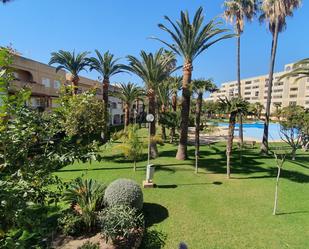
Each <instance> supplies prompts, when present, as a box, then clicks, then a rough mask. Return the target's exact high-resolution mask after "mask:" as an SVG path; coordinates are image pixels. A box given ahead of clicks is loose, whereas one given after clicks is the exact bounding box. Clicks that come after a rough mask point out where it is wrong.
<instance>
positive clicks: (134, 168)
mask: <svg viewBox="0 0 309 249" xmlns="http://www.w3.org/2000/svg"><path fill="white" fill-rule="evenodd" d="M133 170H134V171H136V160H135V159H134V167H133Z"/></svg>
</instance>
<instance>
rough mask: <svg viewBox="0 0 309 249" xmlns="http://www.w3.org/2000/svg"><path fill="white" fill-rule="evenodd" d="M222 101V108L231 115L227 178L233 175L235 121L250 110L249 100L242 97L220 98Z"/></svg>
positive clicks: (227, 151)
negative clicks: (232, 158) (231, 165)
mask: <svg viewBox="0 0 309 249" xmlns="http://www.w3.org/2000/svg"><path fill="white" fill-rule="evenodd" d="M220 101H221V102H222V108H223V110H224V111H225V113H228V114H229V115H230V118H229V130H228V139H227V144H226V174H227V178H230V176H231V169H230V159H231V154H232V149H233V139H234V130H235V123H236V117H237V115H239V114H242V115H246V114H247V113H248V110H249V105H250V104H249V102H248V101H246V100H243V99H242V98H238V97H237V98H232V99H231V100H228V99H227V98H225V99H220Z"/></svg>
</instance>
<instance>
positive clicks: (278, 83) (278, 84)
mask: <svg viewBox="0 0 309 249" xmlns="http://www.w3.org/2000/svg"><path fill="white" fill-rule="evenodd" d="M274 86H283V82H276V83H275V84H274Z"/></svg>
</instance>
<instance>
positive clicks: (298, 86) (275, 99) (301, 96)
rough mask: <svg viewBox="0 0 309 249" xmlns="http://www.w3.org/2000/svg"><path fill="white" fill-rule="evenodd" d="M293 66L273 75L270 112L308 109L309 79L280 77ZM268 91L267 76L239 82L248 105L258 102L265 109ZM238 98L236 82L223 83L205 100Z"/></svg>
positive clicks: (286, 66)
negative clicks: (300, 108) (284, 109)
mask: <svg viewBox="0 0 309 249" xmlns="http://www.w3.org/2000/svg"><path fill="white" fill-rule="evenodd" d="M292 67H293V64H287V65H285V68H284V71H283V72H278V73H274V81H273V89H272V98H271V112H273V111H274V110H275V109H276V105H280V106H281V107H286V106H289V105H301V106H304V107H305V108H309V78H304V79H301V80H299V81H297V82H295V78H292V77H290V78H284V79H282V80H279V78H280V76H282V75H283V74H285V73H287V72H289V71H291V69H292ZM267 91H268V75H262V76H256V77H252V78H247V79H242V80H241V96H242V97H243V98H244V99H245V100H247V101H249V102H250V103H256V102H260V103H261V104H263V105H264V107H266V101H267ZM236 96H238V86H237V81H231V82H225V83H223V84H222V85H221V87H220V89H219V91H217V92H214V93H212V94H210V97H209V98H207V99H206V101H207V100H212V101H217V100H219V98H225V97H227V98H228V99H230V98H232V97H236Z"/></svg>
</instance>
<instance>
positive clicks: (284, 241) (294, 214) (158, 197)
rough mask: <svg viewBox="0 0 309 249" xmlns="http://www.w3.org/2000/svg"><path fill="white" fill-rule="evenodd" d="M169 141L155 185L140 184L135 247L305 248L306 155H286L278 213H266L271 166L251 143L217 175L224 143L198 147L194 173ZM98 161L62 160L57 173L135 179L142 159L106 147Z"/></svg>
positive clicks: (308, 226) (308, 234)
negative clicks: (141, 219)
mask: <svg viewBox="0 0 309 249" xmlns="http://www.w3.org/2000/svg"><path fill="white" fill-rule="evenodd" d="M176 150H177V146H176V145H170V144H166V145H164V146H161V147H159V151H160V157H159V158H157V159H155V160H152V163H154V164H155V165H156V171H155V183H156V184H157V188H154V189H144V190H143V192H144V201H145V207H144V210H145V216H146V219H147V226H148V228H149V229H148V231H149V232H148V234H147V236H146V241H147V242H146V243H145V244H147V246H146V245H144V246H143V247H142V248H144V249H146V248H151V249H157V248H168V249H175V248H178V247H177V246H178V244H179V243H180V242H182V241H183V242H186V243H187V245H188V246H189V248H190V249H208V248H209V249H215V248H217V249H245V248H246V249H248V248H250V249H251V248H252V249H253V248H257V249H263V248H265V249H266V248H267V249H269V248H272V249H277V248H278V249H284V248H293V249H295V248H304V249H306V248H308V246H309V241H308V238H309V198H308V196H309V187H308V186H309V185H308V183H309V163H308V162H309V154H308V153H304V152H302V151H300V152H299V153H298V155H297V159H296V161H295V162H292V161H290V160H288V161H287V162H286V163H285V165H284V171H283V173H282V178H281V180H280V190H279V206H278V211H279V215H277V216H273V215H272V208H273V198H274V190H275V175H276V172H277V171H276V164H275V160H274V159H273V158H272V157H261V156H260V155H259V153H258V149H247V150H245V151H244V152H243V156H242V160H240V156H239V153H238V152H237V150H236V151H235V153H234V155H233V160H232V179H230V180H227V179H226V177H225V170H226V169H225V152H224V150H225V144H223V143H219V144H216V145H213V146H211V147H208V146H201V159H200V173H199V174H197V175H196V174H194V166H193V165H194V161H193V158H194V148H193V147H189V155H190V158H191V159H192V160H187V161H178V160H176V159H174V156H175V154H176ZM104 154H105V160H104V161H103V162H93V163H92V164H79V163H76V164H74V165H71V166H68V167H66V168H64V169H62V170H61V171H59V172H57V175H59V176H61V177H62V178H64V179H67V180H69V179H72V178H75V177H78V176H80V175H82V174H85V175H86V177H92V178H94V179H97V180H100V181H102V182H104V183H109V182H111V181H113V180H115V179H117V178H131V179H134V180H135V181H137V182H138V183H140V184H141V183H142V180H143V179H144V178H145V165H146V155H145V158H144V159H145V160H143V161H140V162H138V163H137V167H138V168H137V171H136V172H133V163H132V162H128V161H126V160H125V159H124V158H122V157H121V155H120V154H119V152H117V151H115V150H114V149H113V147H111V148H109V149H107V150H106V151H105V152H104Z"/></svg>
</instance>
